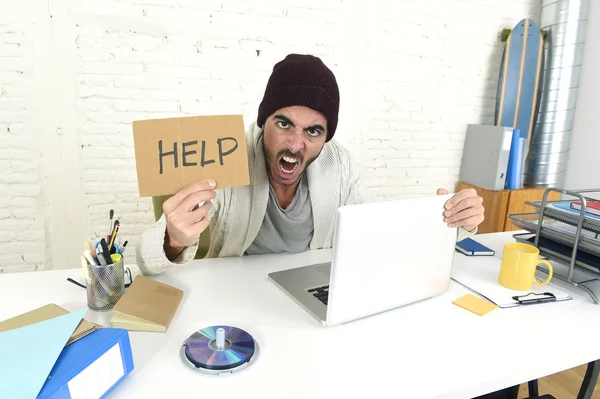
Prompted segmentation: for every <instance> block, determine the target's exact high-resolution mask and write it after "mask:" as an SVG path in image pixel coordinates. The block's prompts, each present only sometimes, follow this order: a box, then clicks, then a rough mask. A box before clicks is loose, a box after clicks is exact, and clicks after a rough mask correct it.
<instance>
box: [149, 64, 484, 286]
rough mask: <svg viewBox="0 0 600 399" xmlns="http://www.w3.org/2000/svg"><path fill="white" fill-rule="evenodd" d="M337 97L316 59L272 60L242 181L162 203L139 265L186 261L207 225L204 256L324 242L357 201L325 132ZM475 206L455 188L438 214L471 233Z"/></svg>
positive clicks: (331, 126) (339, 152)
mask: <svg viewBox="0 0 600 399" xmlns="http://www.w3.org/2000/svg"><path fill="white" fill-rule="evenodd" d="M339 101H340V95H339V90H338V86H337V82H336V79H335V76H334V75H333V73H332V72H331V70H329V68H327V66H325V64H324V63H323V62H322V61H321V60H320V59H319V58H317V57H314V56H310V55H298V54H290V55H288V56H287V57H286V58H285V59H284V60H282V61H280V62H279V63H277V64H276V65H275V66H274V68H273V72H272V74H271V77H270V78H269V81H268V83H267V87H266V90H265V93H264V97H263V100H262V102H261V103H260V106H259V109H258V118H257V120H256V122H255V123H253V124H252V125H251V126H250V128H249V130H248V132H247V133H246V140H247V150H248V163H249V170H250V185H248V186H243V187H234V188H228V189H223V190H216V191H215V189H216V188H218V182H207V181H202V182H198V183H195V184H192V185H190V186H188V187H185V188H184V189H182V190H181V191H179V192H178V193H176V194H175V195H173V196H172V197H171V198H169V199H168V200H167V201H165V203H164V205H163V212H164V214H163V216H162V217H161V218H160V219H159V220H158V221H157V222H156V223H155V224H154V225H153V226H152V227H150V228H149V229H147V230H146V231H145V232H144V233H143V234H142V239H141V242H140V245H138V265H139V267H140V270H141V271H142V272H143V273H145V274H157V273H160V272H162V271H164V270H165V269H166V268H167V267H169V266H173V265H181V264H186V263H188V262H189V261H191V260H192V259H193V257H194V255H195V253H196V250H197V246H198V241H199V237H200V234H201V233H202V232H203V231H204V230H205V229H206V228H207V227H208V226H209V224H210V226H211V241H210V248H209V251H208V253H207V255H206V256H207V257H227V256H242V255H253V254H261V253H276V252H301V251H305V250H309V249H318V248H330V247H331V245H332V241H333V240H332V239H333V233H334V217H335V212H336V210H337V208H339V207H340V206H342V205H347V204H357V203H360V202H362V201H363V197H362V194H361V184H360V178H359V173H358V170H357V168H356V166H354V164H353V162H352V160H351V157H350V154H349V152H348V151H347V150H346V149H345V148H344V147H342V146H341V145H340V144H338V143H337V142H336V141H335V140H332V138H333V136H334V134H335V131H336V127H337V123H338V110H339ZM443 193H447V191H445V190H443V189H440V190H438V194H443ZM481 204H482V199H481V197H479V196H477V194H476V193H475V191H474V190H463V191H461V192H459V193H457V194H456V195H455V196H454V197H453V198H452V199H451V200H449V202H448V203H447V210H446V211H445V212H446V214H445V215H446V218H445V221H446V222H447V223H448V224H449V225H450V226H451V227H460V229H459V235H465V232H471V233H474V232H475V231H476V229H477V225H479V224H480V223H481V222H482V221H483V207H482V205H481ZM440 217H441V216H440ZM467 234H468V233H467ZM459 238H460V237H459Z"/></svg>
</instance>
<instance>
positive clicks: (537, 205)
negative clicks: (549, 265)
mask: <svg viewBox="0 0 600 399" xmlns="http://www.w3.org/2000/svg"><path fill="white" fill-rule="evenodd" d="M552 191H554V192H557V193H559V194H560V197H561V198H562V199H560V200H557V201H555V200H552V201H550V200H548V194H549V193H550V192H552ZM593 192H596V193H600V188H598V189H596V188H594V189H584V190H576V191H572V190H565V189H561V188H556V187H549V188H547V189H546V190H545V191H544V194H543V196H542V200H541V201H525V204H526V205H529V206H532V207H533V208H534V209H535V210H536V212H535V213H524V214H523V213H522V214H511V215H508V216H509V217H510V219H511V220H512V222H513V223H514V224H515V225H516V226H517V227H519V228H521V229H523V230H525V231H527V233H524V234H523V233H520V234H514V235H513V237H514V238H515V239H516V240H517V241H519V242H524V243H527V244H531V245H533V246H536V247H537V248H538V249H539V251H540V255H541V256H544V257H546V258H548V260H554V261H556V262H558V263H562V264H564V265H565V266H567V268H568V269H567V275H566V276H561V275H559V274H555V276H556V277H557V278H558V279H560V280H563V281H564V282H566V283H569V284H571V285H572V286H573V287H576V288H578V289H581V290H583V291H586V292H587V293H588V294H589V296H590V297H591V299H592V301H593V302H594V303H595V304H597V305H598V304H600V300H599V299H598V296H597V295H596V293H595V292H594V291H593V290H592V289H591V288H590V287H587V286H586V284H587V283H591V282H595V281H599V280H600V217H599V216H596V215H593V214H591V213H590V212H587V204H588V202H590V201H598V199H597V198H591V197H589V195H590V194H589V193H593ZM569 197H570V198H569ZM573 201H577V202H579V203H580V204H581V205H582V206H581V209H580V210H576V209H572V208H571V204H572V203H573ZM538 269H540V270H543V268H540V267H538ZM576 270H577V271H578V272H580V273H582V274H584V275H586V276H588V277H591V279H589V280H587V281H576V279H577V280H578V279H579V277H575V274H574V273H575V271H576Z"/></svg>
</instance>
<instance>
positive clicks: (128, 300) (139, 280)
mask: <svg viewBox="0 0 600 399" xmlns="http://www.w3.org/2000/svg"><path fill="white" fill-rule="evenodd" d="M182 298H183V291H181V290H180V289H178V288H175V287H172V286H170V285H168V284H164V283H161V282H158V281H154V280H152V279H151V278H149V277H146V276H144V275H139V276H137V277H136V278H135V280H133V283H131V285H130V286H129V288H128V289H127V291H125V293H124V294H123V296H122V297H121V298H120V299H119V301H118V302H117V303H116V305H115V306H114V308H113V311H114V315H113V317H112V319H111V323H112V326H113V327H115V328H124V329H126V330H129V331H154V332H165V331H167V329H168V328H169V324H171V320H172V319H173V316H175V312H177V308H178V307H179V303H180V302H181V299H182Z"/></svg>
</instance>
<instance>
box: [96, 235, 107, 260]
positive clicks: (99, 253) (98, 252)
mask: <svg viewBox="0 0 600 399" xmlns="http://www.w3.org/2000/svg"><path fill="white" fill-rule="evenodd" d="M103 240H104V238H103ZM96 258H97V259H98V262H100V266H106V265H107V263H106V258H105V257H104V254H103V253H102V248H97V249H96Z"/></svg>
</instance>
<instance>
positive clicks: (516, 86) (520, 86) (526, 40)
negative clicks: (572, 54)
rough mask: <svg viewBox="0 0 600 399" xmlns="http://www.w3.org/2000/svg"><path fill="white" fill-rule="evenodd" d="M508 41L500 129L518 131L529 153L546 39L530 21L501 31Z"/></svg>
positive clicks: (498, 113)
mask: <svg viewBox="0 0 600 399" xmlns="http://www.w3.org/2000/svg"><path fill="white" fill-rule="evenodd" d="M502 40H503V41H505V46H504V51H503V54H502V61H501V64H500V74H499V78H498V92H497V97H496V115H495V121H494V124H495V125H497V126H505V127H512V128H514V129H519V131H520V134H521V137H522V138H524V139H525V141H526V145H525V148H526V151H525V153H528V152H529V147H530V145H531V140H530V139H531V135H532V133H533V128H534V126H535V123H536V120H537V114H538V111H539V104H540V95H541V81H542V72H543V69H542V65H543V57H544V51H543V49H544V39H543V34H542V32H541V31H540V28H539V26H538V25H537V24H536V23H535V22H534V21H533V20H532V19H529V18H525V19H523V20H521V21H519V23H517V24H516V25H515V26H514V28H513V29H512V30H510V31H509V30H507V29H505V30H504V31H503V32H502Z"/></svg>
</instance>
